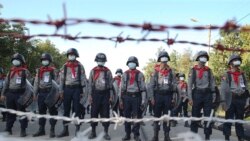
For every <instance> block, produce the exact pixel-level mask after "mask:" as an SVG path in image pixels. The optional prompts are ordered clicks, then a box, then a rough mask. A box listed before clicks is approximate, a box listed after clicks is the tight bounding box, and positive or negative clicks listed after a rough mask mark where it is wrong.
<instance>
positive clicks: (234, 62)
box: [233, 60, 241, 67]
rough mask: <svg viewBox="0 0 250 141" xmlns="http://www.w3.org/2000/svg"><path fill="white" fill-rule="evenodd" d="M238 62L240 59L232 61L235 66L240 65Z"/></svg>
mask: <svg viewBox="0 0 250 141" xmlns="http://www.w3.org/2000/svg"><path fill="white" fill-rule="evenodd" d="M240 64H241V61H240V60H237V61H233V65H234V66H236V67H238V66H240Z"/></svg>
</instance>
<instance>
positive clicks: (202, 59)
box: [199, 57, 207, 63]
mask: <svg viewBox="0 0 250 141" xmlns="http://www.w3.org/2000/svg"><path fill="white" fill-rule="evenodd" d="M199 61H200V62H201V63H206V62H207V58H206V57H200V58H199Z"/></svg>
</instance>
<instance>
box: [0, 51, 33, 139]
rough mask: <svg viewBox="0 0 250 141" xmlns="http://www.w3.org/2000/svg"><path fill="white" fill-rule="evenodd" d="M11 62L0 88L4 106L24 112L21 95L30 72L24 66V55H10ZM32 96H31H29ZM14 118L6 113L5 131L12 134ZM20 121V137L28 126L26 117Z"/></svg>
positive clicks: (24, 134) (14, 116)
mask: <svg viewBox="0 0 250 141" xmlns="http://www.w3.org/2000/svg"><path fill="white" fill-rule="evenodd" d="M11 62H12V64H13V67H12V68H11V69H10V72H9V73H8V74H7V77H6V78H5V85H4V87H3V90H2V94H1V95H2V96H4V97H6V107H7V108H9V109H14V110H18V111H23V112H25V108H26V107H25V103H22V102H20V101H21V97H22V96H23V95H24V92H25V88H26V85H27V84H26V83H27V82H26V78H27V79H29V78H30V73H29V71H28V70H27V69H26V67H25V59H24V57H23V56H22V55H21V54H19V53H16V54H14V55H13V56H12V59H11ZM30 98H32V97H30ZM15 120H16V115H15V114H11V113H7V122H6V129H5V130H6V131H7V132H8V133H9V134H12V127H13V124H14V122H15ZM20 123H21V133H20V136H21V137H25V136H26V135H27V134H26V128H27V126H28V120H27V118H23V119H20Z"/></svg>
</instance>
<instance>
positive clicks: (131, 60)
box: [127, 56, 139, 67]
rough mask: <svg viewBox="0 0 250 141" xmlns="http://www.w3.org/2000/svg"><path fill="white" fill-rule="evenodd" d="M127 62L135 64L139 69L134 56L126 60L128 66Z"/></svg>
mask: <svg viewBox="0 0 250 141" xmlns="http://www.w3.org/2000/svg"><path fill="white" fill-rule="evenodd" d="M129 62H134V63H135V64H136V66H137V67H139V62H138V59H137V58H136V57H135V56H130V57H129V58H128V61H127V65H128V63H129Z"/></svg>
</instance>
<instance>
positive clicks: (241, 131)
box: [235, 98, 246, 140]
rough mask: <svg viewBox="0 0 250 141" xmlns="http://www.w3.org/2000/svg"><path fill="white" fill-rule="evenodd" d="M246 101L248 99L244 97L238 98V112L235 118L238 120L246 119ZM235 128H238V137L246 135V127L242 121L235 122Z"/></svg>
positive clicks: (241, 137)
mask: <svg viewBox="0 0 250 141" xmlns="http://www.w3.org/2000/svg"><path fill="white" fill-rule="evenodd" d="M245 103H246V100H245V99H244V98H240V99H237V104H236V109H235V110H236V113H235V118H236V119H238V120H243V119H244V108H245ZM235 128H236V135H237V136H238V139H239V140H240V139H243V137H244V128H243V125H242V123H235Z"/></svg>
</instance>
